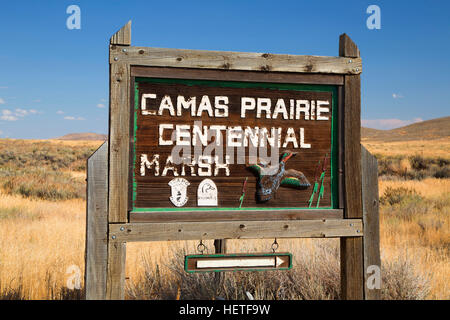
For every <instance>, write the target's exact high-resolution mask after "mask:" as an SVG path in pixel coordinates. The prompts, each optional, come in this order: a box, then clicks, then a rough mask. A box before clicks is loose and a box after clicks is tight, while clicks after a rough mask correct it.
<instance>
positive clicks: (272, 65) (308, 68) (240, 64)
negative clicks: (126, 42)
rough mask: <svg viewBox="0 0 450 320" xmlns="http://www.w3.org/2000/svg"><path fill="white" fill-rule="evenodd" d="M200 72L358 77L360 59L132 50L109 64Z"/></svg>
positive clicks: (119, 52)
mask: <svg viewBox="0 0 450 320" xmlns="http://www.w3.org/2000/svg"><path fill="white" fill-rule="evenodd" d="M116 62H120V63H129V64H132V65H138V66H154V67H178V68H199V69H223V70H247V71H260V72H267V71H272V72H299V73H327V74H359V73H361V70H362V64H361V59H359V58H353V59H348V58H344V57H322V56H298V55H287V54H269V53H250V52H226V51H203V50H185V49H165V48H148V47H129V48H127V50H126V52H123V51H122V50H121V48H119V47H117V48H113V51H112V52H111V55H110V63H116Z"/></svg>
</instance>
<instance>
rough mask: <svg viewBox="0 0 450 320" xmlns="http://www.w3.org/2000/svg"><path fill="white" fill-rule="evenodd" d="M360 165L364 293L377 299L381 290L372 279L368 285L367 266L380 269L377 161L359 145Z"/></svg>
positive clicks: (370, 297) (367, 297)
mask: <svg viewBox="0 0 450 320" xmlns="http://www.w3.org/2000/svg"><path fill="white" fill-rule="evenodd" d="M361 167H362V197H363V224H364V238H363V242H364V283H365V289H364V294H365V299H367V300H379V299H380V298H381V290H380V289H377V288H374V284H373V283H372V281H371V285H370V286H368V284H369V281H370V279H369V277H370V276H371V275H373V271H371V272H370V273H368V268H369V267H370V266H376V267H378V268H379V269H378V270H381V259H380V221H379V208H378V206H379V199H378V163H377V159H376V158H375V157H374V156H373V155H372V154H370V152H369V151H367V149H366V148H364V146H361ZM376 267H375V268H376ZM380 281H381V280H380Z"/></svg>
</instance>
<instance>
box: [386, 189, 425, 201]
mask: <svg viewBox="0 0 450 320" xmlns="http://www.w3.org/2000/svg"><path fill="white" fill-rule="evenodd" d="M421 200H422V197H421V196H420V195H419V194H418V193H417V192H416V191H415V190H414V189H408V188H404V187H398V188H393V187H387V188H386V190H384V193H383V195H382V196H381V198H380V203H381V204H384V205H386V204H389V205H391V206H392V205H395V204H400V203H405V202H417V201H421Z"/></svg>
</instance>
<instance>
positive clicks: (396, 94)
mask: <svg viewBox="0 0 450 320" xmlns="http://www.w3.org/2000/svg"><path fill="white" fill-rule="evenodd" d="M392 98H394V99H401V98H403V95H402V94H401V93H393V94H392Z"/></svg>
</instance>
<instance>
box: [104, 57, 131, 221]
mask: <svg viewBox="0 0 450 320" xmlns="http://www.w3.org/2000/svg"><path fill="white" fill-rule="evenodd" d="M129 81H130V66H129V65H127V64H124V63H115V64H112V65H111V66H110V100H109V101H110V110H109V114H110V119H109V222H126V221H127V210H128V174H129V173H128V170H129V167H128V162H129V136H130V130H129V126H130V109H129V103H130V102H129V101H130V100H129V95H130V93H129V87H128V86H129Z"/></svg>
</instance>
